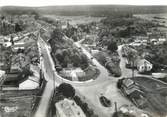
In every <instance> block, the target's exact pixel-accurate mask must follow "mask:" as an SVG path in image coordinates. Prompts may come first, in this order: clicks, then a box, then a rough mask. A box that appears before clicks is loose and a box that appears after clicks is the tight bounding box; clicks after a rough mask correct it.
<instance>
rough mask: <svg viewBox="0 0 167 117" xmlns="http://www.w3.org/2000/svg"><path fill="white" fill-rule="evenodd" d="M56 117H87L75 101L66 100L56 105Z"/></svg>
mask: <svg viewBox="0 0 167 117" xmlns="http://www.w3.org/2000/svg"><path fill="white" fill-rule="evenodd" d="M55 106H56V110H57V111H56V117H86V115H85V114H84V112H83V111H82V109H81V108H80V107H79V106H78V105H77V104H76V103H75V102H74V101H73V100H69V99H64V100H62V101H60V102H58V103H56V104H55Z"/></svg>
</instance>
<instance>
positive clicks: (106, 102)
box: [99, 95, 111, 107]
mask: <svg viewBox="0 0 167 117" xmlns="http://www.w3.org/2000/svg"><path fill="white" fill-rule="evenodd" d="M99 100H100V103H101V104H102V105H103V106H104V107H111V101H110V100H109V99H107V98H106V97H105V96H103V95H102V96H100V98H99Z"/></svg>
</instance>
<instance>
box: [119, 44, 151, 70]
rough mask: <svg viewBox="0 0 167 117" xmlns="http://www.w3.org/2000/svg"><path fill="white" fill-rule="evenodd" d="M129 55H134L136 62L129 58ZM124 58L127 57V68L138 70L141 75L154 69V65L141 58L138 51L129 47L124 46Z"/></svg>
mask: <svg viewBox="0 0 167 117" xmlns="http://www.w3.org/2000/svg"><path fill="white" fill-rule="evenodd" d="M129 54H132V55H133V56H136V57H134V60H133V59H131V58H129V57H130V56H129ZM122 56H123V57H126V58H125V59H126V67H127V68H136V69H137V70H138V72H139V73H147V72H150V71H151V70H152V68H153V65H152V64H151V63H150V62H149V61H148V60H146V59H144V58H142V57H140V56H139V55H138V53H137V51H136V50H135V49H133V48H131V47H129V45H124V46H123V47H122Z"/></svg>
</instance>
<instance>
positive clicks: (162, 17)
mask: <svg viewBox="0 0 167 117" xmlns="http://www.w3.org/2000/svg"><path fill="white" fill-rule="evenodd" d="M134 16H135V17H138V18H141V19H145V20H149V21H154V22H157V23H160V24H161V25H165V26H167V14H165V13H162V14H161V13H160V14H135V15H134Z"/></svg>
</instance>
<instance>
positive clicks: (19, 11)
mask: <svg viewBox="0 0 167 117" xmlns="http://www.w3.org/2000/svg"><path fill="white" fill-rule="evenodd" d="M0 13H1V15H4V16H5V15H10V16H14V15H38V13H37V11H36V10H35V8H30V7H17V6H6V7H2V8H1V10H0Z"/></svg>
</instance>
